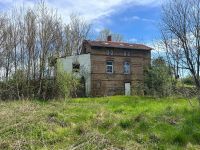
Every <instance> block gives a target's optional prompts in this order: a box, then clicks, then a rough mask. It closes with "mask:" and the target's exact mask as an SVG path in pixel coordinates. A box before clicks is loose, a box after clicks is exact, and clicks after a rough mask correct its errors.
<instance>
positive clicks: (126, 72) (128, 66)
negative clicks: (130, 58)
mask: <svg viewBox="0 0 200 150" xmlns="http://www.w3.org/2000/svg"><path fill="white" fill-rule="evenodd" d="M124 74H130V63H129V62H127V61H125V62H124Z"/></svg>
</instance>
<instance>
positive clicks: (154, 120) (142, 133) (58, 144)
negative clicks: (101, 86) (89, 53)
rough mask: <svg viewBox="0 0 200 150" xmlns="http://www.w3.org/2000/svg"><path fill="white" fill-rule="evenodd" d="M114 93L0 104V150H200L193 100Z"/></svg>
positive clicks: (199, 112) (197, 113)
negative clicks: (90, 96)
mask: <svg viewBox="0 0 200 150" xmlns="http://www.w3.org/2000/svg"><path fill="white" fill-rule="evenodd" d="M191 103H192V105H193V106H194V107H191V105H188V101H187V100H185V99H176V98H168V99H167V98H161V99H155V98H151V97H136V96H135V97H126V96H114V97H103V98H78V99H71V100H69V101H66V100H55V101H39V100H26V101H8V102H0V106H1V109H0V115H1V117H0V149H75V150H78V149H188V148H190V149H195V148H196V149H199V148H200V143H199V140H200V132H199V131H200V127H199V123H200V120H199V118H200V111H199V108H198V106H197V104H198V101H197V100H195V99H192V100H191Z"/></svg>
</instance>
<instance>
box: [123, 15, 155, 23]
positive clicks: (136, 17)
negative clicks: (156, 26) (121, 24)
mask: <svg viewBox="0 0 200 150" xmlns="http://www.w3.org/2000/svg"><path fill="white" fill-rule="evenodd" d="M138 20H140V21H145V22H155V20H153V19H147V18H141V17H139V16H131V17H125V18H123V21H138Z"/></svg>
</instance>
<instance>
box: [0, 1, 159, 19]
mask: <svg viewBox="0 0 200 150" xmlns="http://www.w3.org/2000/svg"><path fill="white" fill-rule="evenodd" d="M38 1H39V0H0V5H3V7H5V6H7V7H13V6H16V5H17V6H18V5H24V6H31V7H32V6H33V5H34V3H36V2H38ZM46 3H47V4H48V5H49V6H50V7H52V8H56V9H57V10H58V13H59V14H61V15H62V17H63V19H64V20H65V21H67V20H68V16H69V15H70V14H71V13H72V12H78V13H80V15H81V16H82V17H84V18H85V19H86V20H89V21H91V20H94V19H98V18H101V17H103V16H109V15H110V14H112V13H114V12H117V11H120V10H121V8H125V7H129V6H138V5H149V6H154V5H158V4H159V1H158V0H57V1H55V0H46ZM0 8H1V7H0Z"/></svg>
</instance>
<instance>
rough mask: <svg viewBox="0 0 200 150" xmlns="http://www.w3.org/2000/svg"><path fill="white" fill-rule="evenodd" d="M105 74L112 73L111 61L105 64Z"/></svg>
mask: <svg viewBox="0 0 200 150" xmlns="http://www.w3.org/2000/svg"><path fill="white" fill-rule="evenodd" d="M106 72H107V73H113V61H107V62H106Z"/></svg>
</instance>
